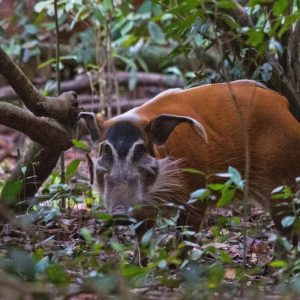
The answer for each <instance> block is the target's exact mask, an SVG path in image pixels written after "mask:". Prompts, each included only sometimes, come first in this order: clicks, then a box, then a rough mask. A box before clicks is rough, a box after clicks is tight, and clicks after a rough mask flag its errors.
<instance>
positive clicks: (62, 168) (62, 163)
mask: <svg viewBox="0 0 300 300" xmlns="http://www.w3.org/2000/svg"><path fill="white" fill-rule="evenodd" d="M54 18H55V33H56V82H57V97H58V96H59V95H60V94H61V87H60V70H59V66H60V49H59V24H58V16H57V0H55V1H54ZM60 181H61V183H62V184H64V183H65V181H66V174H65V156H64V152H62V153H61V155H60ZM61 207H62V208H66V199H65V198H64V197H63V198H62V202H61Z"/></svg>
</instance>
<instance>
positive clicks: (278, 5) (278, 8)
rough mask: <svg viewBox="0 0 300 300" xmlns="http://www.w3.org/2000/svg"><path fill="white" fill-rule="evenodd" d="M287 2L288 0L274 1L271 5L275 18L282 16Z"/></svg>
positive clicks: (287, 4)
mask: <svg viewBox="0 0 300 300" xmlns="http://www.w3.org/2000/svg"><path fill="white" fill-rule="evenodd" d="M289 2H290V1H288V0H277V1H274V4H273V13H274V15H275V16H276V17H279V16H280V15H282V14H284V13H285V11H286V9H287V8H288V6H289Z"/></svg>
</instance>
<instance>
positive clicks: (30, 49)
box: [0, 0, 300, 298]
mask: <svg viewBox="0 0 300 300" xmlns="http://www.w3.org/2000/svg"><path fill="white" fill-rule="evenodd" d="M298 6H299V1H292V2H291V1H290V2H289V1H285V0H281V1H259V0H252V1H249V2H247V4H246V5H245V6H244V11H245V12H246V13H247V16H248V17H250V18H251V20H252V22H253V24H252V25H251V26H250V25H249V24H250V23H249V22H248V21H247V22H245V23H243V22H242V20H239V18H237V17H236V16H234V15H233V12H234V11H235V9H237V5H236V3H235V2H234V1H231V0H224V1H215V0H207V1H192V0H182V1H173V0H172V1H169V0H153V1H150V0H146V1H144V2H143V4H142V5H141V6H139V7H135V6H134V5H133V3H130V2H125V1H109V0H104V1H100V0H97V1H82V0H72V1H59V12H58V14H59V17H60V18H59V20H60V26H61V28H63V30H64V31H66V32H68V31H70V30H73V31H75V32H74V33H73V34H72V37H71V38H70V40H69V41H68V42H69V43H70V46H71V49H72V53H66V55H64V56H63V57H62V65H61V68H62V70H63V69H64V68H66V65H67V63H68V62H70V61H73V62H75V63H76V66H83V67H84V69H85V70H98V69H99V68H101V67H102V65H101V63H103V65H104V66H107V62H108V61H109V59H110V58H112V59H113V62H114V63H116V65H117V66H118V69H122V70H128V71H130V72H131V74H132V80H131V82H130V88H131V89H132V88H133V87H134V86H135V84H136V81H135V74H136V72H137V71H139V70H144V71H149V70H155V71H157V70H159V71H162V72H168V73H174V74H176V75H177V76H181V77H184V78H186V80H187V83H188V84H190V85H194V84H199V83H200V84H202V83H210V82H218V81H223V80H232V79H240V78H244V77H248V78H253V79H261V80H263V81H265V82H269V81H271V80H272V79H273V67H272V65H271V63H270V62H269V61H268V60H266V53H267V54H268V55H269V54H270V55H272V56H273V57H274V58H275V59H276V60H278V61H280V60H281V59H282V58H283V56H284V52H285V51H286V44H284V41H285V37H286V34H287V33H288V32H289V31H290V29H291V28H293V27H295V25H296V24H297V22H298V20H299V18H300V13H299V9H298ZM22 7H23V6H22V3H21V2H20V4H18V6H17V9H16V18H14V20H13V22H14V24H17V28H18V32H17V34H15V35H14V37H13V38H10V39H9V40H8V39H5V38H4V37H3V36H4V30H1V31H0V35H1V36H2V39H3V41H5V43H4V47H5V50H6V51H7V52H8V53H9V54H10V55H11V56H16V57H19V58H20V60H21V61H22V62H24V63H26V62H28V61H29V59H31V58H36V59H38V60H39V61H40V62H42V63H40V64H39V67H40V70H43V69H44V68H46V67H48V66H49V65H50V66H51V65H53V64H54V59H53V57H45V56H44V53H43V52H42V51H41V48H40V47H39V43H40V42H42V41H43V38H42V34H41V33H45V31H46V32H50V34H48V35H47V38H48V39H49V35H51V32H52V31H53V29H54V23H53V20H52V16H53V1H51V0H47V1H38V2H37V3H36V5H35V13H33V14H32V15H27V14H26V13H24V10H22ZM4 22H5V20H4V21H1V25H2V23H4ZM82 23H83V24H88V26H87V27H86V29H84V30H79V31H78V32H76V26H77V25H80V24H82ZM1 28H2V27H0V29H1ZM95 36H96V37H97V38H95ZM99 41H102V43H100V42H99ZM103 41H105V42H103ZM105 47H108V48H110V49H109V51H102V50H103V48H105ZM149 57H150V59H149ZM162 58H163V59H162ZM180 59H183V60H184V63H183V64H180ZM188 61H192V62H193V63H192V64H188V63H187V62H188ZM297 63H299V62H298V61H296V62H295V64H297ZM49 84H50V83H49V81H48V83H46V84H45V87H46V88H45V90H47V86H48V85H49ZM45 92H46V93H47V91H45ZM74 145H75V146H76V147H78V148H80V149H81V150H86V149H87V147H86V145H85V144H84V143H82V142H80V141H77V140H74ZM79 165H80V162H79V161H78V160H74V161H72V162H71V163H70V164H69V165H68V166H67V169H66V182H65V183H64V184H61V183H60V174H59V172H57V171H54V172H53V173H52V175H51V176H50V178H49V179H48V181H47V182H46V183H45V185H44V187H43V190H42V191H41V193H40V194H38V195H37V197H36V198H35V199H34V200H35V202H34V203H33V205H32V207H31V211H30V212H32V213H33V215H34V216H35V217H34V218H33V219H34V222H36V223H38V224H42V225H43V226H45V227H46V228H51V229H53V228H59V230H60V231H62V232H63V231H64V229H65V228H67V227H68V226H70V222H71V221H70V220H69V218H68V217H69V216H68V212H67V213H65V212H64V211H61V209H60V207H59V204H60V202H61V199H67V200H68V204H69V207H71V208H73V207H74V206H76V205H78V204H80V203H82V202H85V203H86V204H87V207H91V206H93V205H95V209H92V210H91V216H92V218H93V219H95V220H97V222H98V223H96V225H97V226H99V227H100V228H101V230H102V231H101V232H100V233H99V232H97V231H96V229H95V228H94V227H96V228H97V226H94V227H93V226H87V225H86V223H87V222H86V220H85V225H82V224H81V223H80V224H79V225H78V230H77V232H76V235H75V236H76V237H75V238H74V240H75V241H73V240H72V243H70V245H68V246H66V247H65V248H63V249H60V250H57V249H55V251H51V250H49V248H47V245H48V243H50V242H51V241H52V242H53V241H54V240H55V238H57V237H55V236H54V235H51V236H50V237H48V236H47V238H46V239H41V241H39V246H37V247H36V248H35V249H34V250H32V249H31V251H26V252H24V251H23V250H20V247H22V245H21V243H20V244H18V243H16V244H13V245H12V247H11V248H9V249H8V250H7V249H1V252H0V253H1V256H0V269H1V270H2V271H1V272H4V274H9V276H12V277H13V278H18V280H20V282H24V281H25V282H30V283H33V282H34V283H36V282H40V283H51V284H53V285H54V286H55V287H56V288H57V289H61V288H64V287H66V286H69V284H70V283H74V282H77V281H79V282H80V283H81V284H80V288H81V289H83V290H84V289H86V290H88V291H95V292H97V293H99V294H101V293H104V294H109V295H112V294H113V295H116V294H122V293H123V292H124V286H126V287H130V288H138V287H143V286H151V285H152V286H153V285H159V286H164V287H169V288H178V287H182V286H184V289H183V293H186V295H182V296H183V297H184V296H187V295H189V294H190V295H192V296H191V298H193V297H195V298H197V297H198V296H199V295H200V294H201V295H202V297H203V298H209V297H213V296H215V295H217V296H219V295H223V296H224V297H227V298H232V297H234V296H237V295H238V294H239V292H240V290H241V288H240V287H241V286H243V285H245V284H248V283H249V282H250V285H253V286H255V285H258V286H259V287H262V286H265V285H267V284H270V282H272V279H273V278H272V276H273V277H275V278H276V276H277V277H278V278H280V279H281V281H282V282H281V286H279V288H278V289H280V291H281V292H282V293H286V294H289V293H290V292H289V289H290V291H291V292H292V293H295V294H299V293H300V288H299V287H300V280H299V270H300V261H299V259H298V258H297V256H299V249H297V247H292V245H291V244H290V243H289V242H288V241H287V240H286V239H284V238H282V237H281V236H280V235H274V236H272V237H271V238H270V240H269V241H268V240H267V239H266V237H265V236H264V237H263V238H261V235H262V233H261V232H263V228H258V229H257V228H256V227H255V226H254V225H253V224H252V223H253V222H252V221H251V220H250V217H251V216H248V219H244V218H243V217H242V214H241V213H240V214H236V215H234V214H226V213H225V214H223V215H216V216H215V218H214V222H213V224H206V227H205V230H204V231H202V232H200V233H198V232H194V231H192V230H190V229H189V228H185V227H176V220H177V218H178V211H180V210H182V209H183V208H182V207H176V208H177V214H175V215H174V216H172V217H169V218H164V217H163V216H161V217H160V218H158V220H156V228H155V230H149V231H148V232H146V233H145V235H144V237H143V239H142V245H141V249H140V251H141V253H142V254H143V255H144V256H146V257H147V258H148V263H147V265H146V266H145V267H142V266H140V265H139V264H138V263H135V264H134V263H132V262H131V260H132V259H133V258H136V257H135V256H134V251H135V248H136V245H135V243H133V242H132V240H133V238H132V236H131V237H130V238H129V239H126V237H125V238H124V236H123V235H122V232H123V231H124V228H122V227H121V228H120V227H119V226H117V225H114V224H113V220H112V217H111V216H110V215H107V214H106V213H104V212H103V211H102V210H101V208H102V209H103V207H102V203H101V199H98V196H96V194H95V193H94V191H91V189H90V188H89V187H88V186H87V185H86V184H81V183H78V182H77V181H76V180H75V178H76V176H77V174H78V167H79ZM186 171H188V172H193V173H195V174H200V175H203V173H202V172H201V171H198V170H192V169H189V170H186ZM211 182H213V183H210V184H208V185H207V186H206V187H204V188H202V189H199V190H197V191H195V192H194V193H192V194H191V198H190V200H189V202H188V204H190V205H192V204H194V203H195V202H197V201H213V202H215V203H216V207H217V208H219V209H223V208H224V207H227V206H228V205H231V204H232V200H233V198H234V197H235V196H236V195H238V194H243V193H244V190H245V184H246V182H245V180H244V179H243V174H242V175H241V174H240V173H239V172H238V170H236V169H234V168H232V167H230V168H229V169H228V172H226V173H222V174H216V182H214V181H211ZM220 182H221V183H220ZM18 188H20V187H19V185H18V183H14V184H12V186H8V187H7V191H6V193H7V195H8V196H7V199H9V195H10V194H12V195H13V193H16V192H17V190H18ZM273 198H274V199H273V200H274V201H276V199H281V198H284V199H290V203H291V205H292V207H293V214H292V215H290V214H289V215H285V216H283V218H282V220H281V224H282V227H283V228H289V227H293V228H294V231H295V232H296V233H297V232H299V226H300V221H299V201H300V200H299V191H298V190H293V189H292V188H289V187H286V186H283V187H279V188H278V189H276V190H274V191H273ZM45 201H46V202H45ZM99 206H100V212H99ZM173 206H174V204H173ZM243 209H245V208H244V207H242V206H239V207H238V211H243ZM91 216H89V217H90V218H91ZM249 223H250V224H252V225H253V226H252V227H251V226H250V225H249ZM140 225H141V224H134V225H132V226H131V228H130V234H131V235H133V232H134V229H135V228H136V227H137V226H140ZM262 227H263V226H262ZM245 228H246V232H247V237H246V238H248V239H249V240H251V245H250V246H251V247H253V249H256V250H255V251H257V252H255V251H254V250H251V251H252V252H251V257H250V258H249V257H247V261H246V264H245V265H244V266H243V264H242V261H243V257H242V251H243V249H242V246H243V245H245V243H244V244H243V242H244V241H243V235H242V232H243V230H244V229H245ZM29 236H30V239H32V240H33V241H35V240H34V239H35V238H36V237H35V236H34V235H33V234H32V233H29ZM68 238H69V237H68ZM194 238H196V240H195V239H194ZM274 240H277V242H278V243H279V244H280V245H281V246H283V248H284V249H285V251H287V255H288V256H287V257H288V258H286V259H276V260H273V261H271V259H272V255H271V254H273V253H271V254H270V253H269V252H270V251H271V250H270V248H268V243H269V242H272V241H274ZM197 241H201V246H199V243H197ZM233 241H236V244H234V242H233ZM233 244H234V245H235V246H236V245H237V247H236V248H234V247H231V246H232V245H233ZM248 246H249V245H248ZM250 246H249V247H250ZM251 247H250V248H251ZM255 247H256V248H255ZM263 247H267V250H268V251H269V252H268V254H269V256H268V257H267V258H268V259H267V260H266V261H263V262H262V263H259V260H258V259H257V260H256V261H253V260H251V259H253V257H252V256H254V257H255V255H256V254H257V253H259V251H263V250H262V249H264V248H263ZM237 248H238V250H236V249H237ZM232 249H235V250H232ZM251 249H252V248H251ZM257 249H258V250H257ZM253 254H254V255H253ZM256 256H258V254H257V255H256ZM101 257H102V258H103V259H102V260H101ZM266 265H267V266H268V267H269V268H270V269H271V270H273V271H272V272H273V273H272V272H271V273H272V276H271V275H270V276H269V277H265V276H264V275H265V273H266V267H265V266H266ZM274 270H275V271H274ZM249 278H251V280H250V279H249ZM255 278H259V280H257V281H255ZM266 278H267V279H266ZM266 281H267V282H266ZM228 283H231V286H230V288H228V287H227V285H228ZM223 291H225V292H224V293H222V292H223ZM218 293H219V294H218Z"/></svg>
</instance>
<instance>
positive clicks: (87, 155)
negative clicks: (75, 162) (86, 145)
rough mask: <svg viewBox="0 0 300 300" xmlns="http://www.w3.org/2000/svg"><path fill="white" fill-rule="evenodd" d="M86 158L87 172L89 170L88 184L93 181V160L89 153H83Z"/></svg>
mask: <svg viewBox="0 0 300 300" xmlns="http://www.w3.org/2000/svg"><path fill="white" fill-rule="evenodd" d="M85 157H86V160H87V162H88V166H89V172H90V184H93V183H94V164H93V160H92V158H91V157H90V155H89V154H86V155H85Z"/></svg>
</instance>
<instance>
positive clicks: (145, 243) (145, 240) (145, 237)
mask: <svg viewBox="0 0 300 300" xmlns="http://www.w3.org/2000/svg"><path fill="white" fill-rule="evenodd" d="M152 236H153V229H152V228H151V229H149V230H148V231H146V233H145V234H144V235H143V237H142V241H141V244H142V245H143V246H144V247H147V246H148V245H149V244H150V242H151V239H152Z"/></svg>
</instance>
